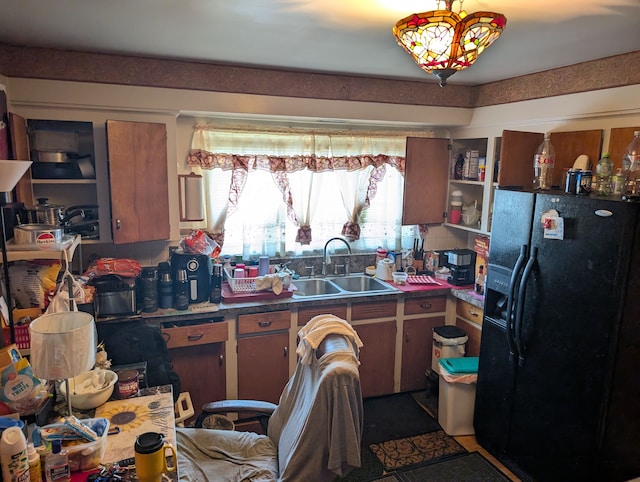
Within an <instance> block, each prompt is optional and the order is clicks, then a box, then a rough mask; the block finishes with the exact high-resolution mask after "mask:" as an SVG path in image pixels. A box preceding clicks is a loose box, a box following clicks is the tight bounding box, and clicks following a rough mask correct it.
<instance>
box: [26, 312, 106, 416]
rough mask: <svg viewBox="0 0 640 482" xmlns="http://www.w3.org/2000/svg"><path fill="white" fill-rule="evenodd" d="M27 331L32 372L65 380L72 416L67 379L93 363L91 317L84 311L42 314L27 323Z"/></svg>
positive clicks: (93, 350) (93, 337) (92, 325)
mask: <svg viewBox="0 0 640 482" xmlns="http://www.w3.org/2000/svg"><path fill="white" fill-rule="evenodd" d="M29 334H30V336H31V360H30V363H31V369H32V371H33V374H34V375H35V376H36V377H38V378H42V379H44V380H60V379H64V381H65V388H66V389H67V390H66V393H67V404H68V406H69V415H71V414H72V412H71V391H70V390H69V378H73V377H75V376H78V375H80V374H81V373H83V372H86V371H87V370H90V369H92V368H93V366H94V365H95V364H96V349H97V348H96V347H97V345H96V339H97V337H98V335H97V332H96V325H95V322H94V320H93V316H91V315H90V314H89V313H85V312H83V311H68V312H62V313H45V314H44V315H41V316H39V317H38V318H36V319H35V320H33V321H32V322H31V323H30V324H29Z"/></svg>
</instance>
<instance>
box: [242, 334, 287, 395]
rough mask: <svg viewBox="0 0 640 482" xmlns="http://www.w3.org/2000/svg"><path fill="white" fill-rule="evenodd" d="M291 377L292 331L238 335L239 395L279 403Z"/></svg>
mask: <svg viewBox="0 0 640 482" xmlns="http://www.w3.org/2000/svg"><path fill="white" fill-rule="evenodd" d="M288 380H289V333H288V332H284V333H281V332H278V333H269V334H261V335H257V336H248V337H244V338H238V398H240V399H249V400H264V401H267V402H272V403H278V401H279V400H280V394H281V393H282V389H283V388H284V386H285V385H286V383H287V381H288Z"/></svg>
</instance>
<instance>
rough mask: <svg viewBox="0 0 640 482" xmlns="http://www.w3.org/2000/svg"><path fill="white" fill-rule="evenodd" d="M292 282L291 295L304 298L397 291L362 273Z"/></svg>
mask: <svg viewBox="0 0 640 482" xmlns="http://www.w3.org/2000/svg"><path fill="white" fill-rule="evenodd" d="M292 283H293V284H294V285H295V287H296V288H297V290H295V291H294V292H293V296H294V297H304V298H307V297H324V296H332V295H347V294H356V293H358V294H361V293H379V292H385V291H388V292H394V291H397V290H396V289H395V288H394V287H393V286H390V285H388V284H386V283H384V282H382V281H380V280H378V279H375V278H371V277H370V276H367V275H363V274H354V275H348V276H334V277H328V278H309V279H297V280H295V281H292Z"/></svg>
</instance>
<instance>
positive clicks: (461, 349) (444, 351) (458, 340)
mask: <svg viewBox="0 0 640 482" xmlns="http://www.w3.org/2000/svg"><path fill="white" fill-rule="evenodd" d="M468 339H469V337H468V336H467V334H466V333H465V331H464V330H463V329H462V328H460V327H458V326H454V325H445V326H436V327H435V328H434V329H433V351H432V354H431V370H432V371H434V372H435V373H437V374H438V375H440V365H439V364H438V361H439V360H440V359H441V358H460V357H463V356H464V353H465V345H466V343H467V340H468Z"/></svg>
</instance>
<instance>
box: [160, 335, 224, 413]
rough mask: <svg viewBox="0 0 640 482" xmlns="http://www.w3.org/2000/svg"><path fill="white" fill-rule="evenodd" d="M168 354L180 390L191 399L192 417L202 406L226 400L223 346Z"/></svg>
mask: <svg viewBox="0 0 640 482" xmlns="http://www.w3.org/2000/svg"><path fill="white" fill-rule="evenodd" d="M169 354H170V355H171V361H172V363H173V369H174V370H175V372H176V373H177V374H178V376H179V377H180V390H181V391H182V392H189V395H190V396H191V402H192V403H193V409H194V411H195V415H194V416H195V417H197V416H198V414H199V413H200V409H201V407H202V405H204V404H205V403H209V402H214V401H217V400H224V399H225V398H226V394H227V377H226V370H227V364H226V363H225V357H224V356H225V354H224V343H211V344H207V345H196V346H185V347H180V348H172V349H170V350H169ZM191 420H192V419H189V420H187V421H186V423H187V424H188V423H189V421H191Z"/></svg>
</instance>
